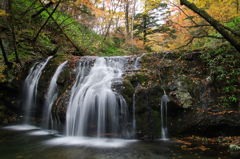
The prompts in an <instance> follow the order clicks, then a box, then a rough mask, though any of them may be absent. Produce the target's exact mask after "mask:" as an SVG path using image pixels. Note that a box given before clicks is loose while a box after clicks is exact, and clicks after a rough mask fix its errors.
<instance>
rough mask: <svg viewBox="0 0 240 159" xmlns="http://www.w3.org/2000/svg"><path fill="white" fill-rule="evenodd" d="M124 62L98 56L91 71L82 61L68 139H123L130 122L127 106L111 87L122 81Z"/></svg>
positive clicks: (71, 104)
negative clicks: (126, 123) (85, 137)
mask: <svg viewBox="0 0 240 159" xmlns="http://www.w3.org/2000/svg"><path fill="white" fill-rule="evenodd" d="M125 61H126V58H124V57H113V58H111V57H108V58H103V57H97V58H96V60H95V62H94V66H93V67H92V68H91V69H90V70H89V62H88V61H84V62H83V61H82V62H81V61H80V63H79V66H78V70H77V72H78V73H77V77H76V80H75V83H74V85H73V86H72V88H71V96H70V100H69V104H68V109H67V114H66V135H67V136H97V137H106V136H115V137H116V136H117V137H119V136H122V134H121V133H122V132H123V130H121V128H122V129H123V127H124V122H127V121H128V120H129V119H128V118H129V117H128V111H127V105H126V102H125V100H124V98H123V97H122V96H121V95H120V94H118V93H117V92H114V91H113V90H112V89H111V85H112V81H114V79H118V78H120V79H121V78H122V74H123V72H124V69H125V67H124V65H125V63H126V62H125ZM125 135H126V134H125Z"/></svg>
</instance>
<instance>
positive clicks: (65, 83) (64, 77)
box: [59, 68, 71, 93]
mask: <svg viewBox="0 0 240 159" xmlns="http://www.w3.org/2000/svg"><path fill="white" fill-rule="evenodd" d="M70 71H71V68H69V69H67V70H64V71H62V72H61V74H60V75H59V79H60V80H62V82H63V83H62V85H61V86H60V90H61V93H63V92H65V91H66V90H67V88H68V86H69V84H70V83H69V74H70Z"/></svg>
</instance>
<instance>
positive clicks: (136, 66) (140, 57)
mask: <svg viewBox="0 0 240 159" xmlns="http://www.w3.org/2000/svg"><path fill="white" fill-rule="evenodd" d="M145 54H146V53H144V54H142V55H141V56H139V57H137V59H136V61H135V62H134V65H133V67H134V69H135V70H138V69H139V68H140V62H141V60H142V56H143V55H145Z"/></svg>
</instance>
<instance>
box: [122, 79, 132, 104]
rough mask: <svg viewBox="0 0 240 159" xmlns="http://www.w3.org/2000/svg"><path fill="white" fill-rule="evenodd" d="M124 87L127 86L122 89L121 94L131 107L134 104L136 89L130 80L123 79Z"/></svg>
mask: <svg viewBox="0 0 240 159" xmlns="http://www.w3.org/2000/svg"><path fill="white" fill-rule="evenodd" d="M123 87H125V88H124V89H123V90H122V93H121V94H122V96H123V98H124V99H125V100H126V102H127V105H128V107H130V106H132V105H133V101H132V99H133V94H134V92H135V89H134V87H133V85H132V84H131V82H130V81H129V80H124V81H123Z"/></svg>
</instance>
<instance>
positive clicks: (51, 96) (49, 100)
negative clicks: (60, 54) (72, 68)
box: [43, 61, 68, 130]
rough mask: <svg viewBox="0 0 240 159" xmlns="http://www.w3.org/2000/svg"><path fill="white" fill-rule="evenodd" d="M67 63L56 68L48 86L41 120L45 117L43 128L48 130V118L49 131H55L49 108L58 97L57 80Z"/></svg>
mask: <svg viewBox="0 0 240 159" xmlns="http://www.w3.org/2000/svg"><path fill="white" fill-rule="evenodd" d="M67 62H68V61H65V62H63V63H62V64H60V65H59V66H58V68H57V70H56V71H55V73H54V75H53V77H52V79H51V82H50V84H49V88H48V92H47V95H46V99H45V104H44V112H43V118H44V117H46V124H44V126H43V127H44V128H46V129H48V128H49V118H50V122H51V129H52V130H55V128H54V127H56V126H54V124H56V123H54V121H53V120H52V118H51V108H52V105H53V103H54V101H55V100H56V99H57V96H58V89H57V79H58V76H59V74H60V73H61V72H62V70H63V67H64V66H65V65H66V63H67Z"/></svg>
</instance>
